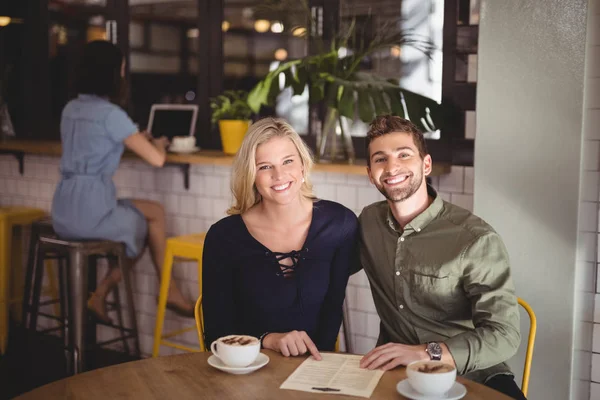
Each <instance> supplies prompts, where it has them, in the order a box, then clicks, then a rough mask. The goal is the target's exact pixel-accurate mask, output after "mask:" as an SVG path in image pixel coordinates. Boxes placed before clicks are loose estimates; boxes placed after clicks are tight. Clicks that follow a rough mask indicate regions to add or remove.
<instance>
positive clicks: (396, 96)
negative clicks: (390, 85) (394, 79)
mask: <svg viewBox="0 0 600 400" xmlns="http://www.w3.org/2000/svg"><path fill="white" fill-rule="evenodd" d="M387 94H388V96H389V99H390V106H391V112H392V115H397V116H399V117H402V118H404V108H403V107H402V98H401V96H400V90H388V91H387Z"/></svg>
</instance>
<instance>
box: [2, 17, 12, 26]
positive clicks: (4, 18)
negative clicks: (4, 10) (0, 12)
mask: <svg viewBox="0 0 600 400" xmlns="http://www.w3.org/2000/svg"><path fill="white" fill-rule="evenodd" d="M10 21H11V19H10V17H0V26H6V25H8V24H10Z"/></svg>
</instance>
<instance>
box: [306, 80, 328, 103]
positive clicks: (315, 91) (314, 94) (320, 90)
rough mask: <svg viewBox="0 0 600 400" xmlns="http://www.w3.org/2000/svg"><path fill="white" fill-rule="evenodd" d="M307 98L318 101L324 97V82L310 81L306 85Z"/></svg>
mask: <svg viewBox="0 0 600 400" xmlns="http://www.w3.org/2000/svg"><path fill="white" fill-rule="evenodd" d="M308 90H309V99H310V102H311V103H318V102H319V101H321V100H323V98H324V97H325V84H324V83H319V82H312V83H311V84H310V86H309V87H308Z"/></svg>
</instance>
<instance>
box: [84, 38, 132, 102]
mask: <svg viewBox="0 0 600 400" xmlns="http://www.w3.org/2000/svg"><path fill="white" fill-rule="evenodd" d="M122 63H123V54H122V53H121V50H119V48H118V47H117V46H115V45H114V44H112V43H110V42H107V41H104V40H95V41H93V42H90V43H88V44H87V45H86V46H85V48H84V49H83V54H82V55H81V60H80V63H79V71H78V74H77V79H76V82H75V90H76V91H77V93H78V94H93V95H96V96H101V97H108V98H109V99H110V101H112V102H113V103H115V104H118V105H121V106H124V104H125V102H126V99H125V97H126V86H127V85H126V84H125V80H124V79H123V78H121V65H122Z"/></svg>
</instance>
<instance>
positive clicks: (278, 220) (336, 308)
mask: <svg viewBox="0 0 600 400" xmlns="http://www.w3.org/2000/svg"><path fill="white" fill-rule="evenodd" d="M312 164H313V161H312V158H311V154H310V150H309V149H308V148H307V147H306V145H305V144H304V142H303V141H302V139H301V138H300V136H299V135H298V134H297V133H296V132H295V131H294V130H293V128H292V127H291V126H290V125H289V124H287V123H286V122H285V121H284V120H282V119H278V118H265V119H263V120H260V121H258V122H256V123H255V124H253V125H252V126H250V129H249V130H248V133H247V134H246V137H245V138H244V142H243V143H242V146H241V148H240V150H239V151H238V153H237V155H236V157H235V161H234V164H233V171H232V177H231V190H232V192H233V197H234V204H233V206H232V207H231V208H230V209H229V210H228V214H229V216H228V217H226V218H223V219H222V220H220V221H219V222H217V223H216V224H214V225H213V226H212V227H211V228H210V230H209V231H208V233H207V235H206V240H205V243H204V257H203V273H202V276H203V277H202V293H203V309H204V321H205V334H206V340H207V344H210V343H212V342H213V341H214V340H216V339H217V338H219V337H221V336H225V335H230V334H245V335H252V336H255V337H258V338H260V340H261V344H262V346H263V348H266V349H271V350H275V351H278V352H280V353H281V354H283V355H284V356H290V355H291V356H296V355H300V354H305V353H307V352H310V353H311V354H312V355H313V356H314V357H315V358H317V359H320V358H321V356H320V354H319V350H329V351H331V350H333V349H334V346H335V341H336V338H337V334H338V331H339V329H340V324H341V321H342V303H343V302H344V295H345V291H346V284H347V283H348V277H349V272H350V263H351V261H354V260H355V259H356V257H355V255H354V254H355V253H354V252H355V251H356V250H355V249H356V247H357V246H356V241H357V231H358V226H357V218H356V215H355V214H354V213H353V212H352V211H350V210H349V209H347V208H345V207H344V206H342V205H340V204H338V203H334V202H331V201H326V200H319V199H317V198H316V197H315V195H314V194H313V192H312V185H311V183H310V179H309V176H310V170H311V167H312Z"/></svg>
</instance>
